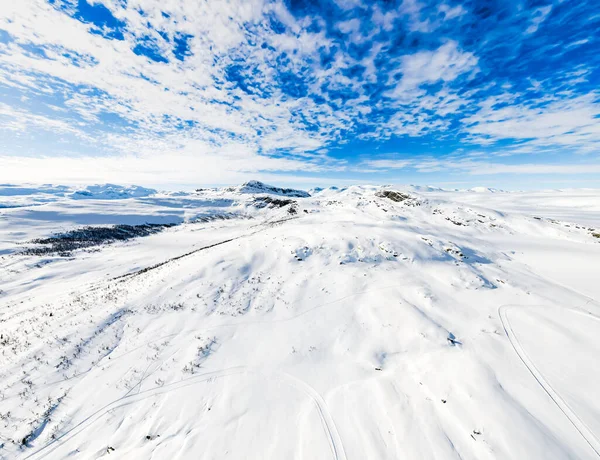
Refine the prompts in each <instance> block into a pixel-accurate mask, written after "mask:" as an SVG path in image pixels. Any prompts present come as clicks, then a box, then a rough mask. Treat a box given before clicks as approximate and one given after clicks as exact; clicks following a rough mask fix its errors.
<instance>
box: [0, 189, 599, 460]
mask: <svg viewBox="0 0 600 460" xmlns="http://www.w3.org/2000/svg"><path fill="white" fill-rule="evenodd" d="M2 187H3V188H0V195H2V196H0V203H1V204H2V205H3V206H4V207H3V208H2V209H0V458H11V459H12V458H50V459H54V458H56V459H62V458H86V459H87V458H100V457H104V456H110V457H111V458H112V457H114V458H123V459H125V458H126V459H146V458H170V457H176V458H182V459H188V458H189V459H192V458H193V459H196V458H214V459H221V458H232V459H267V458H270V459H284V458H285V459H288V458H290V459H291V458H294V459H311V460H312V459H327V460H329V459H338V460H339V459H343V460H346V459H347V460H358V459H360V460H363V459H384V458H385V459H400V458H411V459H412V458H422V459H434V458H435V459H437V458H444V459H446V458H448V459H524V458H528V459H534V458H536V459H537V458H543V459H566V458H577V459H592V458H596V457H597V455H598V453H599V452H600V443H599V441H598V440H599V439H600V405H599V403H598V401H600V390H599V389H598V387H599V386H598V385H597V382H598V380H599V379H600V370H599V369H598V366H597V357H598V356H599V353H600V320H599V318H600V304H599V303H598V298H599V296H600V286H599V285H598V283H597V281H596V279H597V265H598V261H599V260H600V231H599V229H600V191H597V190H571V191H562V192H560V193H557V192H554V191H548V192H535V193H533V192H532V193H509V192H506V193H480V192H479V191H477V190H475V191H470V192H469V191H460V192H452V191H447V190H441V189H436V188H434V187H423V188H417V187H415V186H406V187H403V186H385V187H376V186H350V187H346V188H343V189H336V188H327V189H323V190H313V193H312V194H311V195H312V196H310V195H309V194H308V193H306V192H302V191H297V190H291V189H282V188H278V187H272V186H267V185H264V184H261V183H259V182H249V183H246V184H244V185H242V186H239V187H228V188H221V189H206V190H199V191H196V192H190V193H185V192H179V193H166V192H155V191H151V190H148V189H141V188H135V187H125V188H123V189H119V188H116V189H112V188H111V187H114V186H110V187H109V188H108V189H106V190H105V189H102V188H101V189H87V190H88V191H89V192H90V193H92V194H93V195H94V196H95V197H103V198H102V199H77V198H81V197H80V196H77V195H74V194H73V191H74V190H73V189H70V188H67V189H58V188H53V187H50V186H47V187H46V188H45V189H44V190H45V192H43V191H42V190H41V188H35V187H29V189H28V190H26V187H21V188H20V190H21V191H20V192H19V193H16V192H15V190H16V187H13V186H2ZM109 189H110V190H112V191H110V192H109V191H108V190H109ZM1 190H10V193H9V192H6V193H3V194H2V192H1ZM48 190H50V191H52V193H47V192H48ZM113 192H114V193H113ZM44 197H45V198H44ZM105 198H116V199H105ZM34 249H39V250H37V251H36V250H34Z"/></svg>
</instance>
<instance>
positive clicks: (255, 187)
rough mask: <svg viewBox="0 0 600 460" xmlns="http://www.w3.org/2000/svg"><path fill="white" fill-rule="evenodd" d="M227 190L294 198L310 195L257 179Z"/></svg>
mask: <svg viewBox="0 0 600 460" xmlns="http://www.w3.org/2000/svg"><path fill="white" fill-rule="evenodd" d="M227 190H230V191H235V192H238V193H251V194H255V193H266V194H269V195H280V196H289V197H295V198H308V197H309V196H310V194H309V193H308V192H305V191H303V190H295V189H291V188H280V187H274V186H272V185H267V184H263V183H262V182H259V181H257V180H251V181H249V182H246V183H244V184H242V185H240V186H238V187H232V188H229V189H227Z"/></svg>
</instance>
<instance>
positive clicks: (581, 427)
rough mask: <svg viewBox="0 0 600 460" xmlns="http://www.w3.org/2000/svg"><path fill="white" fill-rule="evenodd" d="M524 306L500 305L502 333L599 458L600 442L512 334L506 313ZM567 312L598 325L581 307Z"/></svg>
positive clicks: (593, 317) (597, 319)
mask: <svg viewBox="0 0 600 460" xmlns="http://www.w3.org/2000/svg"><path fill="white" fill-rule="evenodd" d="M590 301H593V299H590V300H589V301H588V302H586V304H584V305H587V304H588V303H589V302H590ZM527 307H528V306H526V305H502V306H501V307H499V308H498V315H499V316H500V320H501V321H502V326H503V327H504V331H505V332H506V335H507V337H508V339H509V340H510V343H511V345H512V346H513V348H514V350H515V352H516V353H517V355H518V356H519V358H520V359H521V361H522V362H523V364H524V365H525V366H526V367H527V369H528V370H529V372H531V375H533V377H534V378H535V380H536V381H537V383H538V384H539V385H540V386H541V387H542V388H543V389H544V391H545V392H546V393H547V394H548V396H550V398H551V399H552V400H553V401H554V402H555V403H556V405H557V406H558V407H559V408H560V410H561V411H562V412H563V414H565V416H566V417H567V418H568V419H569V421H570V422H571V423H572V424H573V426H574V427H575V428H576V429H577V431H578V432H579V433H580V434H581V436H582V437H583V438H584V439H585V441H586V442H587V443H588V444H589V445H590V447H591V448H592V449H593V450H594V452H595V453H596V455H597V456H598V457H600V441H599V440H598V438H597V437H596V436H595V435H594V433H593V432H592V431H591V430H590V428H589V427H588V426H587V425H586V424H585V422H583V421H582V420H581V419H580V418H579V417H578V416H577V414H576V413H575V412H574V411H573V410H572V409H571V407H569V405H568V404H567V403H566V402H565V401H564V399H563V398H561V396H560V394H559V393H558V392H557V391H556V390H555V389H554V388H553V387H552V385H551V384H550V383H549V382H548V380H547V379H546V378H545V377H544V374H542V372H540V370H539V369H538V368H537V367H536V365H535V363H534V361H533V360H532V359H531V358H530V357H529V356H528V355H527V353H526V352H525V349H524V348H523V346H522V345H521V343H520V341H519V338H518V336H517V335H516V334H515V333H514V331H513V329H512V327H511V325H510V320H509V317H508V312H509V310H510V309H511V308H527ZM565 308H567V309H568V310H571V311H573V312H574V313H576V314H579V315H585V316H586V317H587V318H589V319H591V320H593V321H597V322H599V323H600V318H598V317H596V316H594V315H592V314H590V313H587V312H583V311H580V308H581V307H576V308H572V309H570V308H568V307H565Z"/></svg>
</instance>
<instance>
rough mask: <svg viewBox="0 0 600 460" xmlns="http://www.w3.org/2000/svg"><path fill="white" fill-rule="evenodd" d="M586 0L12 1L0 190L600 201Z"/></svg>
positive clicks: (1, 51) (2, 99) (0, 54)
mask: <svg viewBox="0 0 600 460" xmlns="http://www.w3.org/2000/svg"><path fill="white" fill-rule="evenodd" d="M599 31H600V11H599V10H598V8H597V5H595V4H594V2H592V1H568V0H565V1H555V2H549V1H529V2H517V1H497V0H495V1H491V0H490V1H486V0H477V1H470V2H454V1H446V0H443V1H439V2H427V1H418V0H404V1H400V2H395V1H391V0H381V1H367V0H321V1H317V0H286V1H270V0H230V1H221V0H207V1H200V0H22V1H19V2H5V4H4V5H3V6H2V7H1V10H0V134H1V136H0V181H2V182H15V181H28V182H63V183H74V182H107V181H110V182H126V183H140V184H147V185H155V186H160V185H164V186H166V187H171V188H173V187H189V186H197V185H199V184H214V185H217V184H230V183H236V182H240V181H243V180H247V179H250V178H261V179H264V180H268V181H271V182H276V183H285V184H294V185H302V184H307V185H308V184H310V185H317V184H319V185H328V184H344V183H349V182H363V183H364V182H371V183H374V182H377V183H384V182H385V183H389V182H411V183H418V184H433V185H441V186H448V187H458V188H463V187H470V186H474V185H490V186H496V187H504V188H544V187H594V186H595V187H598V186H600V118H599V117H600V33H599Z"/></svg>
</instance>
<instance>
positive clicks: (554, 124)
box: [464, 94, 600, 151]
mask: <svg viewBox="0 0 600 460" xmlns="http://www.w3.org/2000/svg"><path fill="white" fill-rule="evenodd" d="M505 100H513V98H512V97H510V96H509V97H508V98H507V99H505ZM499 101H500V99H496V98H490V99H488V100H485V101H483V102H482V103H481V105H480V106H481V109H480V110H479V111H478V112H477V113H475V114H474V115H472V116H470V117H468V118H466V119H465V120H464V123H465V126H466V127H465V131H466V132H468V133H469V134H471V135H473V140H474V141H475V142H477V143H480V142H481V140H482V138H487V139H489V140H492V141H498V140H501V139H522V140H530V141H529V142H530V143H531V144H535V145H540V146H550V147H552V146H554V147H557V148H561V147H572V148H574V149H577V150H578V151H597V146H598V144H599V143H600V123H598V117H599V116H600V96H597V95H594V94H589V95H586V96H579V97H573V98H570V99H564V100H555V101H549V102H546V103H542V104H541V105H537V106H535V105H533V104H539V102H540V101H537V100H535V99H534V100H528V102H523V103H520V104H518V103H513V104H511V105H508V106H504V107H502V106H497V104H498V102H499Z"/></svg>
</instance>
